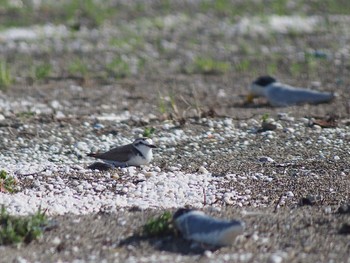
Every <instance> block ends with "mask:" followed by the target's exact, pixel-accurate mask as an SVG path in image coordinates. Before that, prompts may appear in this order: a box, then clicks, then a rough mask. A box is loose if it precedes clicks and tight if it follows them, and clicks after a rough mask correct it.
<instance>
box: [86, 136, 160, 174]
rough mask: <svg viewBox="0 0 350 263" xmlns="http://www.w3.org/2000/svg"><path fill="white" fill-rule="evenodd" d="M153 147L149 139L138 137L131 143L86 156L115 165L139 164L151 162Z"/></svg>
mask: <svg viewBox="0 0 350 263" xmlns="http://www.w3.org/2000/svg"><path fill="white" fill-rule="evenodd" d="M153 148H157V147H156V146H155V145H154V144H153V142H152V140H151V139H149V138H138V139H136V140H135V141H134V142H133V143H130V144H127V145H123V146H119V147H116V148H113V149H111V150H109V151H108V152H105V153H90V154H88V156H90V157H94V158H97V159H101V160H102V161H104V162H105V163H107V164H108V165H112V166H115V167H126V166H140V165H143V164H148V163H149V162H151V160H152V158H153V153H152V149H153Z"/></svg>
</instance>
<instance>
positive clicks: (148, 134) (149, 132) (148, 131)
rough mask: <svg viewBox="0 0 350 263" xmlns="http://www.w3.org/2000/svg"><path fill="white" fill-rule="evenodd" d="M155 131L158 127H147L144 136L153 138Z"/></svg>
mask: <svg viewBox="0 0 350 263" xmlns="http://www.w3.org/2000/svg"><path fill="white" fill-rule="evenodd" d="M155 131H156V129H155V128H154V127H146V128H145V130H144V131H143V134H142V136H143V137H147V138H151V137H152V135H153V134H154V132H155Z"/></svg>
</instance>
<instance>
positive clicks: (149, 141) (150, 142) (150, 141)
mask: <svg viewBox="0 0 350 263" xmlns="http://www.w3.org/2000/svg"><path fill="white" fill-rule="evenodd" d="M145 142H147V143H148V144H153V141H152V139H150V138H147V139H145Z"/></svg>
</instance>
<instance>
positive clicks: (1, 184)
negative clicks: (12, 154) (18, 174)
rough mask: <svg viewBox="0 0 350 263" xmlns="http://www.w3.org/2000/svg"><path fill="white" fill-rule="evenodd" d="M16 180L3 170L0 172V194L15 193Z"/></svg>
mask: <svg viewBox="0 0 350 263" xmlns="http://www.w3.org/2000/svg"><path fill="white" fill-rule="evenodd" d="M16 183H17V182H16V179H15V178H14V177H13V176H10V175H9V174H8V173H7V172H6V171H5V170H1V171H0V192H9V193H13V192H15V186H16Z"/></svg>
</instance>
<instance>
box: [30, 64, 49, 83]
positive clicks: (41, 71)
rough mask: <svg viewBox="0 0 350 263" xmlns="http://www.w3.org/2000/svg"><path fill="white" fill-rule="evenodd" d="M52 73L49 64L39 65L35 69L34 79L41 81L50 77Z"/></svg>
mask: <svg viewBox="0 0 350 263" xmlns="http://www.w3.org/2000/svg"><path fill="white" fill-rule="evenodd" d="M51 71H52V67H51V65H50V64H47V63H45V64H41V65H38V66H36V67H35V69H34V74H35V79H37V80H43V79H46V78H47V77H49V76H50V74H51Z"/></svg>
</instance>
